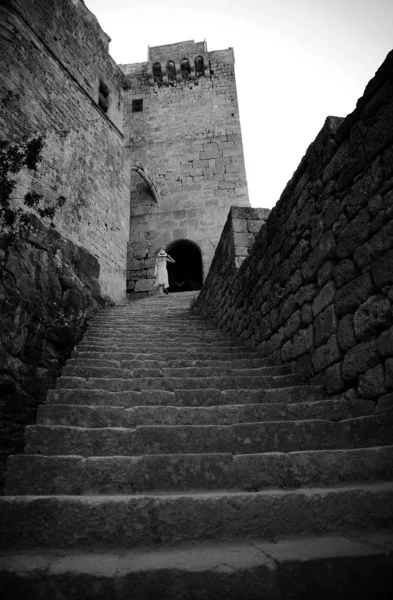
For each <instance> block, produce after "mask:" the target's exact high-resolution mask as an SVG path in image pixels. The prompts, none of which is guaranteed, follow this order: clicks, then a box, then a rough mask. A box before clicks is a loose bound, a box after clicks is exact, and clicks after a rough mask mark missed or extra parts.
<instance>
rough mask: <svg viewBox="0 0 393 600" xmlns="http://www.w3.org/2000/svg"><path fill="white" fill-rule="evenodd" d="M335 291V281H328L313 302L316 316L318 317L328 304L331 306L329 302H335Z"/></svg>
mask: <svg viewBox="0 0 393 600" xmlns="http://www.w3.org/2000/svg"><path fill="white" fill-rule="evenodd" d="M335 292H336V285H335V283H334V281H333V280H330V281H328V283H327V284H326V285H325V286H324V287H323V288H322V289H321V291H320V292H319V294H318V295H317V296H316V297H315V298H314V302H313V303H312V310H313V315H314V317H317V316H318V315H319V313H320V312H322V311H323V310H324V309H325V308H326V307H327V306H329V304H331V303H332V302H333V300H334V296H335Z"/></svg>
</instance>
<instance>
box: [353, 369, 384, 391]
mask: <svg viewBox="0 0 393 600" xmlns="http://www.w3.org/2000/svg"><path fill="white" fill-rule="evenodd" d="M384 382H385V370H384V367H383V365H377V366H376V367H374V368H372V369H368V370H367V371H366V372H365V373H364V375H361V376H360V378H359V387H358V390H359V394H360V395H361V396H362V397H363V398H373V399H374V398H379V397H380V396H382V395H383V394H386V388H385V383H384Z"/></svg>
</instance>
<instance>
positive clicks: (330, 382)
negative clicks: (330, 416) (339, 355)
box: [324, 362, 345, 394]
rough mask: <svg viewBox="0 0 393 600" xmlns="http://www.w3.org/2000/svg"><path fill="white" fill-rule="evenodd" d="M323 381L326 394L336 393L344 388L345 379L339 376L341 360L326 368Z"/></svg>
mask: <svg viewBox="0 0 393 600" xmlns="http://www.w3.org/2000/svg"><path fill="white" fill-rule="evenodd" d="M324 381H325V389H326V391H327V393H328V394H336V393H337V392H341V391H343V390H344V389H345V381H344V380H343V378H342V377H341V362H338V363H336V364H334V365H330V367H328V368H327V369H326V371H325V378H324Z"/></svg>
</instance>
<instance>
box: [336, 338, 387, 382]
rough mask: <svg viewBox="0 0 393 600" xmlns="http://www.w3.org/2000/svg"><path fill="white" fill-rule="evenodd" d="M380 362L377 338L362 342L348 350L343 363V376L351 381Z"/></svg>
mask: <svg viewBox="0 0 393 600" xmlns="http://www.w3.org/2000/svg"><path fill="white" fill-rule="evenodd" d="M379 362H380V354H379V353H378V348H377V342H376V340H371V341H370V342H361V343H360V344H358V345H357V346H354V347H353V348H351V349H350V350H349V352H347V354H346V355H345V357H344V360H343V365H342V377H343V379H344V380H345V381H350V380H351V379H354V378H355V377H358V376H359V375H361V374H362V373H365V372H366V371H367V370H368V369H371V368H372V367H375V366H376V365H377V364H378V363H379Z"/></svg>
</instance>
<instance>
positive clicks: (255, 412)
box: [37, 398, 378, 427]
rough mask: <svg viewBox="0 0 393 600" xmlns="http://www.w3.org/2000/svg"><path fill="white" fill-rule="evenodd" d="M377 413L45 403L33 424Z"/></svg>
mask: <svg viewBox="0 0 393 600" xmlns="http://www.w3.org/2000/svg"><path fill="white" fill-rule="evenodd" d="M373 414H378V407H377V406H375V405H374V404H373V403H371V402H367V401H366V400H364V401H361V400H358V401H357V402H352V403H351V402H349V401H348V400H345V399H344V398H335V399H325V400H320V401H313V402H302V403H293V404H288V403H283V402H281V403H276V404H274V403H271V404H267V403H265V404H262V403H258V404H224V405H221V406H195V407H189V406H171V405H170V404H169V405H165V406H151V405H150V406H149V405H147V406H134V407H131V408H125V407H123V406H108V405H105V406H102V405H89V404H85V405H83V404H82V405H73V404H53V403H52V404H46V405H41V406H39V407H38V412H37V424H39V425H70V426H73V427H136V426H138V425H203V424H207V425H218V424H220V425H234V424H236V423H253V422H256V421H259V422H260V421H290V420H305V419H323V420H329V421H342V420H344V419H349V418H353V417H358V416H366V415H373Z"/></svg>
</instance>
